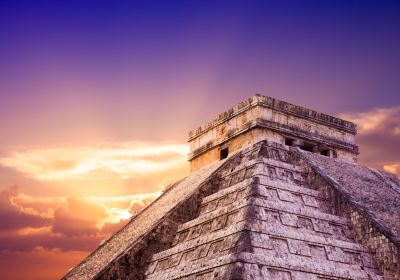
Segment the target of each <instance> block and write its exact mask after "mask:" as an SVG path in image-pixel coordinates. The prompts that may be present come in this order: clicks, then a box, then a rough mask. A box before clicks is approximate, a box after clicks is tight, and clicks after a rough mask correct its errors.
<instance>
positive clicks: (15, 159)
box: [0, 143, 188, 181]
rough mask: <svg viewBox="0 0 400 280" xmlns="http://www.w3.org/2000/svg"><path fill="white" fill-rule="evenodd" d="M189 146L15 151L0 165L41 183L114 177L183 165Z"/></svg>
mask: <svg viewBox="0 0 400 280" xmlns="http://www.w3.org/2000/svg"><path fill="white" fill-rule="evenodd" d="M187 153H188V146H187V145H183V144H166V145H151V144H146V143H145V144H143V143H120V144H103V145H99V146H96V147H86V146H79V147H60V148H47V149H46V148H44V149H32V150H26V151H22V152H21V151H17V152H14V153H12V154H11V155H10V156H7V157H3V158H0V164H1V165H3V166H6V167H10V168H14V169H16V170H18V171H20V172H22V173H25V174H26V175H28V176H30V177H33V178H35V179H38V180H42V181H52V180H69V179H71V180H73V179H79V180H82V179H90V178H96V179H98V178H101V177H102V176H110V174H113V175H114V176H117V177H119V178H120V179H129V178H131V177H132V176H135V175H137V174H140V175H143V174H150V173H153V172H160V171H166V170H169V169H171V168H174V167H176V166H178V165H183V164H185V162H186V155H187Z"/></svg>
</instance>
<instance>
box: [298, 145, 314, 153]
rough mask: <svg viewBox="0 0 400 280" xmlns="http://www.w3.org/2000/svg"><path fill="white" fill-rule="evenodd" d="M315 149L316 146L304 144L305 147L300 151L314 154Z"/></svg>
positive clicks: (302, 146) (301, 147)
mask: <svg viewBox="0 0 400 280" xmlns="http://www.w3.org/2000/svg"><path fill="white" fill-rule="evenodd" d="M313 148H314V145H312V144H309V143H304V144H303V145H301V146H300V149H302V150H304V151H308V152H312V151H313Z"/></svg>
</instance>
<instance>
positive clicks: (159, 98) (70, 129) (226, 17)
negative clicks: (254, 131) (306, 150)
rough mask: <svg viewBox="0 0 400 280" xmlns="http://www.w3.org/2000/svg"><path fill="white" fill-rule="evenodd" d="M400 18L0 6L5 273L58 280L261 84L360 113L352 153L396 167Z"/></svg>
mask: <svg viewBox="0 0 400 280" xmlns="http://www.w3.org/2000/svg"><path fill="white" fill-rule="evenodd" d="M399 15H400V2H399V1H366V0H364V1H361V0H359V1H352V0H346V1H328V0H321V1H300V0H299V1H244V0H243V1H89V0H87V1H71V0H70V1H56V0H54V1H42V0H37V1H22V0H12V1H7V0H2V1H1V2H0V135H1V137H0V217H1V220H2V221H6V222H3V223H0V275H2V277H3V278H4V279H10V280H13V279H14V280H15V279H26V278H29V279H41V280H43V279H44V280H46V279H55V278H60V277H61V276H62V275H63V274H64V273H65V272H66V271H67V269H69V268H70V267H71V266H73V265H75V264H76V263H78V262H79V261H80V260H82V258H83V257H84V256H85V255H87V254H88V253H89V252H90V251H91V250H93V249H94V248H96V246H97V245H98V244H99V242H100V240H102V239H104V238H106V237H107V236H109V235H110V234H111V233H112V232H114V231H115V230H116V229H118V228H119V227H121V225H122V224H124V223H125V222H126V220H127V219H128V218H129V216H130V213H132V212H134V211H137V210H139V209H141V208H143V207H144V206H146V205H147V204H148V203H149V202H150V201H151V200H152V199H154V198H155V197H157V195H159V192H160V190H161V189H162V188H163V187H164V186H165V185H167V184H168V183H171V182H172V181H174V180H176V179H178V178H180V177H182V176H184V175H185V174H187V172H188V167H187V163H186V156H185V155H186V153H187V146H186V145H185V143H186V140H187V135H188V131H189V130H190V129H192V128H195V127H197V126H198V125H199V124H201V123H203V122H205V121H207V120H209V119H210V118H212V117H213V116H214V115H216V114H218V113H220V112H222V111H224V110H225V109H227V108H229V107H231V106H233V105H235V104H236V103H238V102H240V101H241V100H243V99H245V98H247V97H249V96H251V95H253V94H254V93H261V94H264V95H268V96H272V97H275V98H278V99H282V100H285V101H288V102H291V103H294V104H298V105H303V106H305V107H307V108H311V109H315V110H317V111H321V112H324V113H328V114H332V115H339V116H341V117H344V118H346V119H348V120H351V121H354V122H356V123H357V124H358V125H359V134H358V137H357V141H358V144H359V145H360V151H361V155H360V162H361V163H363V164H367V165H370V166H373V167H377V168H382V169H385V170H386V171H389V172H392V173H397V174H400V145H399V143H400V51H399V50H400V17H399ZM12 185H18V186H19V187H16V186H14V187H12ZM21 262H24V269H23V270H14V269H12V270H11V269H10V268H13V267H15V265H20V263H21ZM48 267H51V270H49V269H48Z"/></svg>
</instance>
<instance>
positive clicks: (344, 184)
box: [297, 150, 400, 279]
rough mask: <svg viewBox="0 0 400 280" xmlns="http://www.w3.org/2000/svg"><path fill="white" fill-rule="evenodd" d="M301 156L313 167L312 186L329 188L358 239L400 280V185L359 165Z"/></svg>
mask: <svg viewBox="0 0 400 280" xmlns="http://www.w3.org/2000/svg"><path fill="white" fill-rule="evenodd" d="M297 153H298V155H300V157H301V158H302V160H304V161H305V162H307V163H308V165H309V166H310V167H311V168H312V172H311V174H310V175H312V176H311V177H313V179H312V180H311V185H315V186H318V187H319V188H320V189H325V191H324V192H325V193H326V194H327V196H328V197H329V200H330V201H332V202H333V203H334V212H335V213H337V214H342V215H346V216H348V217H350V221H351V223H352V227H353V229H354V233H355V239H356V240H357V241H358V242H360V243H362V244H364V245H366V246H367V247H368V248H369V249H370V250H371V251H373V252H374V253H375V260H376V262H377V264H378V267H379V268H380V270H381V271H382V272H383V274H384V275H385V276H389V277H392V278H393V279H400V238H399V237H400V182H399V181H398V180H397V179H396V178H395V177H394V176H392V175H389V174H386V173H384V172H381V171H377V170H374V169H371V168H367V167H363V166H360V165H357V164H352V163H348V162H343V161H338V160H334V159H329V160H327V158H325V157H321V156H316V155H314V154H311V153H308V152H304V151H299V150H297Z"/></svg>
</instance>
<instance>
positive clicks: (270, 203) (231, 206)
mask: <svg viewBox="0 0 400 280" xmlns="http://www.w3.org/2000/svg"><path fill="white" fill-rule="evenodd" d="M261 189H262V188H261ZM258 191H260V186H259V185H255V184H253V185H249V186H248V187H247V188H245V189H242V190H240V191H238V193H237V194H236V196H235V195H234V193H233V195H231V197H232V198H231V199H225V200H226V201H228V202H230V203H226V202H225V203H224V204H220V206H218V204H216V205H217V207H216V208H215V209H214V210H212V211H209V212H207V213H204V214H201V215H200V216H198V217H197V218H196V219H194V220H192V221H189V222H187V223H185V224H183V225H181V226H180V229H183V228H187V227H190V226H192V225H196V224H199V223H203V222H205V221H207V220H210V219H214V218H216V217H218V216H221V215H224V214H227V213H229V212H232V211H235V210H238V209H240V208H242V207H244V206H247V205H253V206H259V207H262V208H265V209H266V210H267V209H268V210H270V211H274V210H275V211H279V212H282V213H286V215H287V216H288V217H289V216H290V215H297V216H302V217H308V218H315V219H318V220H322V221H325V222H333V223H336V224H342V225H348V224H349V222H348V220H347V219H346V218H344V217H339V216H336V215H332V214H328V213H324V212H321V211H319V209H318V208H315V207H308V208H307V207H299V206H298V205H296V204H294V203H290V202H288V201H285V200H279V201H274V200H271V199H270V197H268V196H262V195H259V194H258V193H257V192H258ZM281 196H282V194H281ZM231 201H233V202H231ZM200 211H202V210H201V208H200ZM203 211H204V210H203ZM259 214H262V213H259Z"/></svg>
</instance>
